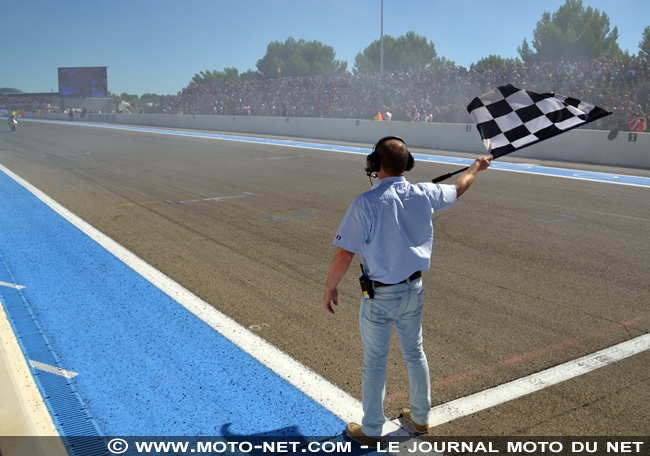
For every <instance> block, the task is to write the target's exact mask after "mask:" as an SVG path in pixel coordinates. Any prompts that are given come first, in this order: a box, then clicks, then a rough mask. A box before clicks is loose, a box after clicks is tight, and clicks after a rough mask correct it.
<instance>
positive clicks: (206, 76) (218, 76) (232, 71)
mask: <svg viewBox="0 0 650 456" xmlns="http://www.w3.org/2000/svg"><path fill="white" fill-rule="evenodd" d="M249 71H250V70H249ZM238 80H239V70H238V69H237V68H224V69H223V71H217V70H212V71H210V70H205V71H199V72H198V73H197V74H195V75H194V77H193V78H192V80H191V81H190V85H193V84H210V83H212V82H224V81H238Z"/></svg>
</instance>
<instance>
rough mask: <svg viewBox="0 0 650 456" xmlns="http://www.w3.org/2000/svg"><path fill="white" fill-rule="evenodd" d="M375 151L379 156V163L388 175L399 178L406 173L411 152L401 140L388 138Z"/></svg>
mask: <svg viewBox="0 0 650 456" xmlns="http://www.w3.org/2000/svg"><path fill="white" fill-rule="evenodd" d="M375 150H376V151H377V154H378V155H379V163H381V167H382V169H383V170H384V171H385V172H386V173H387V174H389V175H393V176H398V175H400V174H402V173H404V171H406V168H407V166H408V163H409V152H408V149H407V148H406V144H405V143H404V141H402V140H400V139H399V138H388V139H386V140H384V141H380V142H379V143H378V144H377V146H376V148H375Z"/></svg>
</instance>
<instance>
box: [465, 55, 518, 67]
mask: <svg viewBox="0 0 650 456" xmlns="http://www.w3.org/2000/svg"><path fill="white" fill-rule="evenodd" d="M514 65H521V60H519V59H518V58H514V59H512V58H509V59H504V58H503V57H501V56H500V55H490V56H488V57H484V58H482V59H481V60H479V61H478V62H476V63H475V64H473V65H472V67H473V68H475V69H476V70H484V69H486V68H491V67H496V68H506V67H510V66H514Z"/></svg>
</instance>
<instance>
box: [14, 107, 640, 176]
mask: <svg viewBox="0 0 650 456" xmlns="http://www.w3.org/2000/svg"><path fill="white" fill-rule="evenodd" d="M24 120H26V121H28V122H49V123H60V124H66V125H79V126H86V127H96V128H108V129H117V130H128V131H141V132H145V133H158V134H165V135H175V136H189V137H195V138H208V139H221V140H228V141H242V142H251V143H256V144H269V145H278V146H288V147H300V148H304V149H318V150H329V151H332V152H345V153H353V154H364V155H365V154H368V153H370V152H371V151H370V150H369V149H368V148H363V147H349V146H342V145H334V144H320V143H314V142H306V141H291V140H282V139H269V138H255V137H251V136H239V135H231V134H229V135H224V134H219V133H206V132H200V131H183V130H171V129H165V128H158V127H137V126H128V125H112V124H98V123H91V122H77V121H74V122H69V121H68V122H65V121H56V120H54V121H53V120H35V119H24ZM486 155H487V153H486ZM413 156H414V158H415V159H416V160H418V161H429V162H433V163H444V164H448V165H459V166H460V167H464V166H469V165H471V164H472V163H473V162H474V160H473V159H468V158H458V157H447V156H444V155H429V154H417V153H414V154H413ZM490 168H491V169H494V170H502V171H515V172H520V173H529V174H538V175H544V176H554V177H564V178H569V179H579V180H588V181H596V182H604V183H610V184H623V185H634V186H640V187H650V177H640V176H629V175H624V174H610V173H596V172H590V171H581V170H575V169H564V168H553V167H547V166H539V165H526V164H515V163H508V162H504V161H502V159H499V161H494V162H493V163H492V165H491V166H490ZM431 177H432V178H435V177H437V176H431Z"/></svg>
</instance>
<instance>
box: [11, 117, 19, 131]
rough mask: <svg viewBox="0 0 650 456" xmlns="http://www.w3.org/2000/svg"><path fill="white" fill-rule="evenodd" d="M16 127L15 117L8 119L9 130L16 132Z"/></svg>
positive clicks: (16, 120)
mask: <svg viewBox="0 0 650 456" xmlns="http://www.w3.org/2000/svg"><path fill="white" fill-rule="evenodd" d="M16 125H18V119H16V116H11V117H9V129H10V130H11V131H16Z"/></svg>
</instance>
